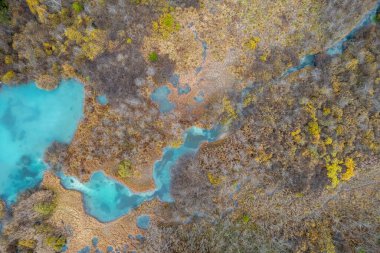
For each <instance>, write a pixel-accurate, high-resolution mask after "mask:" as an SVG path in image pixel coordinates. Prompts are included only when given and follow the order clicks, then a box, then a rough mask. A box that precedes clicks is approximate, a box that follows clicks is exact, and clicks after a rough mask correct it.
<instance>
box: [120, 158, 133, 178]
mask: <svg viewBox="0 0 380 253" xmlns="http://www.w3.org/2000/svg"><path fill="white" fill-rule="evenodd" d="M117 175H118V176H119V177H121V178H128V177H131V176H133V168H132V163H131V161H129V160H124V161H121V162H120V163H119V166H118V167H117Z"/></svg>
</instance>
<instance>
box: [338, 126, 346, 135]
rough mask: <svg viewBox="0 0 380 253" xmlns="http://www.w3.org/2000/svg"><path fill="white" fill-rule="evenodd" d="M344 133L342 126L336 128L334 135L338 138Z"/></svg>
mask: <svg viewBox="0 0 380 253" xmlns="http://www.w3.org/2000/svg"><path fill="white" fill-rule="evenodd" d="M343 132H344V128H343V126H342V125H339V126H338V127H337V128H336V134H337V135H338V136H339V135H342V134H343Z"/></svg>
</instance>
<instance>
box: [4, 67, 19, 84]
mask: <svg viewBox="0 0 380 253" xmlns="http://www.w3.org/2000/svg"><path fill="white" fill-rule="evenodd" d="M15 76H16V74H15V72H14V71H13V70H9V71H8V72H7V73H5V74H4V75H3V76H2V77H1V81H2V82H3V83H9V82H10V81H12V80H13V78H15Z"/></svg>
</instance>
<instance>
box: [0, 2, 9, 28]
mask: <svg viewBox="0 0 380 253" xmlns="http://www.w3.org/2000/svg"><path fill="white" fill-rule="evenodd" d="M8 11H9V6H8V3H7V1H6V0H0V23H7V22H8V21H9V12H8Z"/></svg>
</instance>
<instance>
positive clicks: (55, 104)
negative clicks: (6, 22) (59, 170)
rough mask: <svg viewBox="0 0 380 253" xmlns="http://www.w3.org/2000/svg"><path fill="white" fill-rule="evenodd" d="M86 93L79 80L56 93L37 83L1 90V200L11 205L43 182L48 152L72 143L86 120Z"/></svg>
mask: <svg viewBox="0 0 380 253" xmlns="http://www.w3.org/2000/svg"><path fill="white" fill-rule="evenodd" d="M83 101H84V89H83V86H82V85H81V84H80V83H78V82H77V81H75V80H67V81H62V82H61V83H60V85H59V87H58V88H57V89H55V90H53V91H45V90H41V89H39V88H37V87H36V86H35V84H34V83H29V84H24V85H19V86H3V87H2V88H1V90H0V150H1V152H0V168H1V171H0V173H1V176H0V197H1V198H2V199H3V200H4V201H5V202H6V203H7V204H8V205H9V204H12V203H14V202H15V201H16V199H17V197H18V196H19V195H20V193H22V192H24V191H25V190H27V189H31V188H33V187H35V186H37V185H38V184H39V182H40V181H41V180H42V176H43V173H44V171H45V170H46V165H45V164H44V162H43V156H44V153H45V150H46V149H47V148H48V147H49V146H50V144H52V143H53V142H55V141H56V142H62V143H70V141H71V140H72V138H73V136H74V133H75V131H76V129H77V125H78V123H79V121H80V119H81V118H82V116H83Z"/></svg>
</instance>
